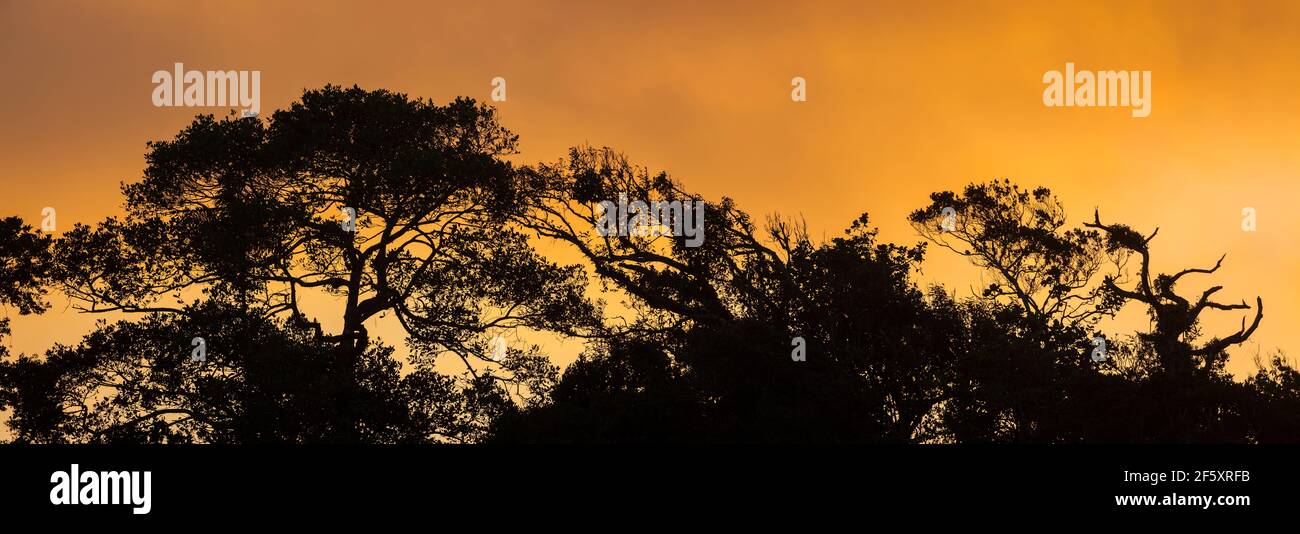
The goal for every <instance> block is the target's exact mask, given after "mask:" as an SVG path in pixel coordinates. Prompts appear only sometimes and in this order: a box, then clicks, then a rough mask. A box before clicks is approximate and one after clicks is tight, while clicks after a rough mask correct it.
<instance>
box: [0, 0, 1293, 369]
mask: <svg viewBox="0 0 1300 534" xmlns="http://www.w3.org/2000/svg"><path fill="white" fill-rule="evenodd" d="M102 4H103V3H92V2H36V1H25V0H0V72H3V74H4V80H3V83H0V200H3V206H2V207H0V216H7V215H21V216H23V217H24V218H25V219H27V220H28V221H29V222H31V223H33V224H39V221H40V218H41V217H40V214H41V208H43V207H45V206H52V207H55V208H56V209H57V210H58V222H59V227H60V229H64V228H67V227H69V226H70V225H71V224H72V223H74V222H78V221H81V222H94V221H97V220H99V219H101V218H103V217H105V216H107V215H110V214H114V213H117V212H119V211H120V204H121V196H120V194H119V190H118V184H119V182H121V181H123V180H128V181H133V180H136V179H138V178H139V176H140V173H141V170H142V168H143V165H144V162H143V157H142V156H143V153H144V149H145V146H144V144H145V142H146V141H148V140H151V139H164V138H170V137H171V136H172V135H174V134H175V132H176V131H177V130H179V129H181V128H182V127H184V126H185V125H186V124H188V122H189V121H190V119H191V118H192V117H193V115H194V114H195V113H197V112H204V113H208V112H215V113H218V114H223V113H224V110H215V109H202V110H196V109H190V108H155V107H153V105H152V104H151V101H150V95H151V93H152V89H153V84H152V83H151V82H150V76H151V74H152V73H153V72H154V71H156V70H159V69H169V68H170V67H171V65H172V64H173V63H175V62H178V61H179V62H183V63H185V65H186V67H187V68H193V69H200V70H209V69H211V70H218V69H219V70H260V71H261V72H262V79H261V83H262V87H261V89H262V95H261V99H262V109H263V113H264V114H268V113H269V112H271V111H273V110H274V109H276V108H280V107H283V106H285V105H286V104H287V103H288V102H290V101H291V100H293V99H295V98H296V97H297V96H299V95H300V94H301V92H302V90H303V89H304V88H316V87H320V86H322V85H324V84H326V83H336V84H346V85H351V84H354V83H355V84H359V85H361V86H362V87H364V88H386V89H390V90H396V91H402V92H406V93H408V94H411V95H413V96H425V97H430V98H433V99H435V100H438V101H446V100H449V99H451V98H453V97H455V96H457V95H468V96H473V97H476V98H479V99H480V100H487V98H488V95H489V91H490V90H491V86H490V80H491V79H492V78H493V77H494V76H503V77H505V78H506V80H507V88H508V101H507V102H504V103H500V104H499V108H500V110H501V114H502V119H503V121H504V123H505V125H506V126H507V127H509V128H511V129H513V130H514V131H515V132H516V133H518V134H520V136H521V148H522V154H521V155H520V157H519V160H520V161H525V162H534V161H543V160H545V161H550V160H554V159H556V158H558V157H560V156H561V155H563V153H564V150H565V149H566V148H567V147H569V146H571V145H575V144H581V143H590V144H593V145H609V146H612V147H615V148H617V149H619V150H622V151H624V152H626V153H627V154H628V155H629V156H630V157H631V158H632V159H633V160H634V161H637V162H640V163H642V164H645V165H647V166H649V167H651V168H652V169H665V170H668V171H669V172H671V173H672V174H674V175H675V176H676V177H678V178H679V179H681V180H682V181H683V182H684V183H685V185H686V186H687V188H688V189H691V190H694V191H698V192H700V193H702V194H704V195H705V196H706V197H709V198H717V197H719V196H723V195H726V196H730V197H733V198H735V199H736V200H737V201H738V202H739V203H740V205H741V206H742V207H743V208H745V209H746V210H748V211H750V212H751V213H754V214H756V215H762V214H767V213H774V212H779V213H783V214H790V215H802V216H803V217H804V218H805V219H806V220H807V222H808V224H809V226H810V229H811V230H812V233H813V235H815V236H823V235H825V236H831V235H836V234H838V233H839V232H840V230H841V229H842V228H844V227H845V226H846V225H847V224H848V223H849V222H850V221H851V220H852V219H853V218H854V217H855V216H856V215H857V214H859V213H861V212H863V211H868V212H870V213H871V215H872V219H873V221H875V222H876V224H878V225H880V227H881V229H882V232H881V235H882V237H883V238H884V239H886V240H890V241H895V242H900V243H910V242H914V241H916V240H918V239H919V238H918V237H917V236H916V235H915V233H914V232H913V231H912V229H911V228H910V227H909V226H908V225H907V223H906V221H905V216H906V214H907V213H908V212H909V211H910V210H912V209H914V208H917V207H919V206H921V205H923V204H925V203H926V195H927V194H928V193H930V192H932V191H937V190H943V189H955V188H960V187H962V186H963V185H964V184H966V183H969V182H971V181H983V180H988V179H992V178H999V177H1007V178H1011V179H1013V180H1016V181H1018V182H1020V183H1022V184H1025V185H1039V184H1041V185H1046V186H1048V187H1051V188H1052V189H1053V190H1055V191H1056V192H1057V193H1058V194H1059V195H1060V196H1061V197H1062V198H1063V200H1064V202H1065V204H1066V207H1067V209H1069V212H1070V215H1071V220H1072V222H1075V223H1077V222H1078V221H1080V220H1081V219H1082V218H1084V217H1090V215H1091V211H1092V208H1093V207H1100V208H1101V209H1102V215H1103V218H1104V220H1106V221H1108V222H1126V223H1129V224H1132V225H1134V226H1135V227H1137V228H1138V229H1141V230H1146V231H1149V230H1150V229H1151V228H1153V227H1154V226H1157V225H1158V226H1160V228H1161V230H1160V235H1159V237H1157V238H1156V240H1155V241H1153V248H1154V262H1155V267H1156V268H1157V269H1163V270H1176V269H1179V268H1182V267H1188V266H1209V265H1212V264H1213V262H1214V260H1215V259H1216V258H1217V257H1218V256H1219V254H1221V253H1224V252H1226V253H1228V259H1227V261H1226V262H1225V264H1224V266H1223V269H1222V270H1221V271H1220V274H1219V275H1217V276H1216V277H1215V278H1213V280H1214V281H1215V283H1216V284H1222V285H1224V286H1225V288H1224V290H1223V291H1222V292H1221V293H1220V295H1221V296H1222V299H1223V300H1225V301H1236V300H1238V299H1242V298H1245V299H1248V300H1253V297H1254V296H1255V295H1257V294H1258V295H1261V296H1263V298H1264V301H1265V305H1266V311H1267V313H1266V315H1265V318H1264V321H1263V323H1262V325H1261V327H1260V329H1259V331H1258V332H1256V334H1255V336H1254V338H1253V339H1252V341H1251V342H1250V343H1248V344H1247V345H1246V346H1245V347H1243V348H1241V349H1238V351H1237V354H1238V356H1237V357H1235V358H1234V359H1233V360H1232V362H1231V363H1230V364H1229V368H1230V369H1231V370H1233V371H1235V372H1237V373H1239V374H1240V373H1243V372H1246V371H1249V370H1250V369H1251V368H1252V364H1251V362H1250V355H1251V354H1253V353H1254V352H1255V351H1256V350H1260V351H1263V352H1265V353H1268V352H1271V351H1273V350H1274V349H1279V348H1280V349H1283V350H1287V349H1291V350H1295V348H1296V347H1300V334H1297V333H1296V332H1295V329H1294V328H1293V327H1292V325H1294V324H1296V323H1297V319H1298V318H1300V303H1297V299H1296V297H1298V296H1300V281H1297V279H1296V278H1295V277H1294V276H1292V275H1293V274H1294V273H1296V272H1297V271H1300V252H1297V251H1296V249H1295V248H1294V247H1292V246H1290V244H1291V243H1292V242H1293V241H1294V240H1293V239H1292V236H1294V235H1300V219H1297V218H1296V217H1293V216H1291V215H1290V213H1289V209H1288V208H1287V206H1288V205H1289V204H1290V203H1291V202H1292V201H1293V200H1294V199H1297V198H1300V180H1297V178H1300V150H1296V147H1297V141H1300V100H1298V99H1297V98H1296V95H1297V89H1300V32H1297V31H1296V30H1295V28H1297V27H1300V4H1297V3H1294V2H1290V3H1288V2H1277V3H1268V2H1249V5H1248V6H1243V5H1238V3H1232V2H1213V3H1209V2H1206V3H1197V2H1162V3H1153V4H1145V5H1135V4H1136V3H1134V2H1110V3H1099V2H1088V3H1087V5H1086V6H1085V5H1076V4H1074V3H1056V2H1044V3H1031V2H1016V3H1005V4H1000V3H989V2H979V3H965V2H957V3H949V2H936V3H922V2H897V3H894V2H890V3H874V2H873V3H863V2H842V3H840V2H835V3H832V2H825V3H816V4H814V5H805V4H807V3H806V2H770V3H758V2H735V3H722V2H681V3H666V2H506V1H498V2H472V3H471V2H458V3H456V4H454V5H453V4H448V5H427V4H428V3H426V2H410V3H395V2H391V3H390V2H383V1H367V2H356V3H353V4H355V5H349V4H345V3H343V2H310V3H307V2H304V3H303V4H305V5H302V6H290V5H289V3H288V2H265V3H261V2H259V3H254V2H230V3H218V2H206V3H202V4H199V3H191V2H138V3H124V2H113V4H114V5H113V6H112V7H110V6H108V5H102ZM615 4H618V5H615ZM702 4H707V5H702ZM1040 4H1041V5H1040ZM1067 61H1071V62H1074V63H1075V64H1076V65H1078V67H1079V68H1080V69H1089V70H1130V69H1131V70H1150V71H1152V91H1153V100H1152V108H1151V109H1152V112H1151V115H1150V117H1147V118H1133V117H1131V116H1130V114H1129V112H1128V111H1127V110H1121V109H1106V108H1091V109H1088V108H1047V107H1045V106H1044V105H1043V104H1042V98H1041V97H1042V91H1043V83H1042V76H1043V73H1044V72H1045V71H1047V70H1060V69H1063V68H1064V65H1065V63H1066V62H1067ZM793 76H803V77H805V78H806V79H807V80H808V101H807V102H803V103H795V102H792V101H791V100H790V98H789V93H790V79H791V77H793ZM1246 206H1250V207H1254V208H1256V210H1257V213H1258V231H1257V232H1254V233H1246V232H1242V231H1241V228H1240V220H1241V215H1240V213H1241V209H1242V208H1243V207H1246ZM706 224H707V222H706ZM706 228H707V226H706ZM1209 280H1210V279H1208V278H1205V277H1202V278H1201V279H1200V280H1198V281H1197V282H1198V283H1199V284H1201V285H1197V284H1195V283H1193V284H1186V286H1187V287H1184V288H1183V291H1185V292H1189V293H1192V292H1195V291H1199V290H1200V289H1202V288H1203V287H1204V283H1205V282H1207V281H1209ZM923 281H924V282H930V281H939V282H943V283H946V284H948V285H949V286H950V287H953V288H957V289H960V290H961V291H962V293H963V294H968V293H969V287H970V286H972V285H978V282H979V275H978V273H977V272H976V271H975V270H974V269H972V268H969V267H967V266H966V265H965V264H964V262H963V261H962V260H960V259H959V258H955V257H954V256H953V255H952V254H950V253H945V251H942V250H938V249H932V251H931V254H930V258H929V260H928V261H927V262H926V264H925V273H924V277H923ZM11 315H14V316H15V317H16V312H12V311H11ZM1241 315H1242V314H1240V313H1218V314H1216V315H1215V319H1214V320H1211V321H1209V322H1208V323H1207V324H1206V327H1207V332H1209V333H1220V334H1226V333H1227V332H1228V331H1229V330H1230V329H1234V328H1236V326H1237V325H1238V323H1239V321H1240V318H1241ZM95 318H96V317H93V316H85V315H80V314H76V313H74V312H72V311H71V310H66V311H65V310H64V308H63V307H61V306H60V307H58V308H56V309H55V310H52V311H51V312H49V313H47V314H46V315H45V316H42V317H37V318H21V319H17V320H15V323H14V330H15V331H14V335H13V336H12V338H11V339H9V340H7V343H9V344H10V345H11V348H12V349H14V350H16V351H26V352H37V351H41V350H43V349H44V348H46V347H47V346H48V345H49V344H50V343H51V342H52V341H59V342H65V343H71V342H75V341H77V340H78V339H79V338H80V336H81V335H82V334H84V333H86V332H87V331H88V330H89V329H90V327H91V324H92V323H93V321H94V319H95ZM1143 324H1145V323H1144V321H1142V319H1141V313H1140V310H1138V309H1136V308H1134V309H1132V310H1129V312H1128V313H1126V316H1125V317H1124V319H1122V320H1121V321H1120V323H1119V324H1117V325H1113V328H1112V330H1115V331H1120V330H1124V329H1128V330H1132V329H1133V328H1136V327H1139V326H1141V325H1143ZM385 337H386V341H388V342H390V343H395V342H399V341H400V339H399V338H397V337H396V334H395V333H394V334H388V335H386V336H385ZM570 348H572V347H570Z"/></svg>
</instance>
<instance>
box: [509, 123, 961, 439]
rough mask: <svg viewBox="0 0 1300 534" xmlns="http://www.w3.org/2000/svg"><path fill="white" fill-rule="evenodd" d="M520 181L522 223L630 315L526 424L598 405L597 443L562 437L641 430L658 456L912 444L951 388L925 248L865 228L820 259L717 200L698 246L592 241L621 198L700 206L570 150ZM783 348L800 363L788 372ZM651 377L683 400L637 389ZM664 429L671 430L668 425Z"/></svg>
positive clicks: (655, 180)
mask: <svg viewBox="0 0 1300 534" xmlns="http://www.w3.org/2000/svg"><path fill="white" fill-rule="evenodd" d="M533 174H534V175H536V176H537V177H538V179H539V181H542V182H543V183H545V184H547V185H545V186H544V187H540V188H539V189H540V190H541V191H544V192H548V193H550V196H549V197H548V198H546V200H545V201H544V202H542V203H540V204H539V205H538V206H537V207H536V208H534V209H533V210H532V211H529V212H527V213H526V215H525V216H524V217H523V218H522V219H521V224H523V225H526V226H528V227H530V228H532V229H534V230H535V231H537V232H538V234H539V235H541V236H543V237H547V238H553V239H556V240H559V241H560V242H562V243H567V244H569V245H572V246H573V247H575V248H576V249H577V250H578V251H579V252H580V253H582V254H583V256H584V257H585V258H586V259H587V260H588V261H589V262H590V263H591V265H592V267H593V269H594V271H595V272H596V273H597V275H599V276H600V278H601V280H603V281H604V282H606V283H609V284H612V285H613V286H615V287H616V288H617V289H619V290H622V291H624V292H625V293H626V294H627V295H628V296H629V297H630V299H631V300H630V302H629V305H630V306H631V307H632V308H633V309H634V310H635V311H636V312H637V321H636V322H635V323H633V324H632V325H630V326H626V327H624V326H611V327H610V328H609V329H607V332H606V333H605V334H604V337H606V338H610V339H613V340H617V342H613V341H611V342H610V343H609V344H608V345H607V346H606V347H605V348H604V349H603V350H601V351H598V352H597V353H595V354H594V355H592V356H591V357H589V358H586V359H583V360H580V361H579V362H578V363H576V364H575V365H574V366H573V367H572V368H570V369H569V370H568V371H566V373H565V375H564V377H563V379H562V380H561V382H560V388H559V389H557V390H556V393H555V394H554V395H553V396H554V399H555V402H556V403H557V404H556V405H555V406H552V407H548V408H546V409H544V410H540V411H537V412H536V413H537V417H542V418H546V417H554V414H556V413H582V414H587V413H589V412H590V411H591V410H593V409H595V408H593V407H604V406H609V407H610V410H611V411H610V412H601V413H602V414H604V416H600V417H594V416H590V415H583V416H581V417H582V420H584V421H598V423H596V424H597V428H595V429H588V430H582V429H570V432H572V434H570V435H577V436H583V435H601V436H603V435H611V434H612V435H624V436H625V435H628V434H627V433H626V431H625V430H620V429H626V428H634V427H637V425H635V424H633V423H628V422H626V419H625V418H629V417H631V418H638V417H649V418H650V419H648V420H647V421H646V423H645V425H644V427H645V428H656V429H662V430H663V434H661V435H658V436H654V435H638V437H637V439H646V440H668V441H671V440H673V439H676V438H675V437H676V436H681V435H684V434H685V433H686V432H687V430H686V429H700V431H701V432H703V434H704V437H703V439H706V440H716V441H768V442H770V441H777V442H785V441H808V440H814V441H882V440H888V441H917V440H922V439H925V436H926V435H927V431H928V430H927V424H928V423H929V422H930V420H929V419H928V416H929V415H931V413H932V411H933V408H934V407H935V406H936V405H937V404H938V403H939V402H941V401H942V399H943V397H944V394H945V392H944V387H943V384H944V382H945V381H946V380H949V379H950V377H949V376H948V375H947V374H946V371H945V370H946V369H948V368H949V367H950V366H951V363H952V353H951V349H950V348H951V346H952V344H951V343H949V340H948V339H947V336H952V335H955V333H954V330H955V329H958V328H960V324H961V323H960V322H959V321H954V320H952V318H951V317H944V316H941V315H938V314H936V313H934V312H933V311H932V310H930V309H929V308H928V307H927V305H926V301H925V298H924V296H923V295H922V293H921V292H920V291H919V290H917V289H916V287H915V286H914V284H912V283H911V280H910V278H909V275H910V273H911V271H912V270H913V269H914V268H915V267H916V265H917V264H919V262H920V261H921V259H922V257H923V247H921V246H919V245H918V246H916V247H902V246H896V245H890V244H885V243H878V242H877V241H876V232H875V230H873V229H871V228H870V226H869V224H868V219H867V217H866V216H865V215H864V216H863V217H861V218H860V219H859V220H858V221H855V222H854V224H853V225H852V226H851V227H850V228H849V229H848V230H846V235H845V236H844V237H842V238H837V239H835V240H832V241H831V242H829V243H825V244H821V245H815V244H813V243H812V242H811V241H810V240H809V239H808V237H807V234H806V232H805V231H804V230H803V227H802V225H799V224H796V223H793V222H790V221H786V220H781V219H776V218H773V219H770V220H769V221H768V223H767V225H766V228H765V229H764V230H763V231H761V232H760V231H759V230H758V229H757V227H756V225H755V224H753V223H752V222H751V219H750V217H749V215H747V214H746V213H744V212H743V211H741V210H740V209H738V208H737V207H736V206H735V205H734V203H733V202H732V201H731V200H729V199H723V200H722V201H721V202H716V203H714V202H709V203H706V204H705V211H704V215H705V216H704V220H705V222H706V228H705V235H706V237H705V239H704V240H703V242H702V243H698V244H699V246H697V247H691V246H688V244H687V241H686V239H685V236H678V235H662V234H658V233H653V232H651V233H636V232H629V233H628V235H614V234H611V233H609V232H604V233H602V232H600V231H599V228H600V225H601V222H602V221H601V217H602V215H603V214H602V213H601V211H600V208H599V206H600V202H602V201H606V200H611V201H612V200H613V199H616V198H618V195H620V194H625V195H627V197H628V198H631V199H642V200H644V201H647V202H651V201H674V200H683V201H684V200H691V201H693V202H700V197H699V196H697V195H693V194H690V193H688V192H687V191H685V190H684V189H682V188H681V186H680V185H679V184H677V183H676V182H675V181H673V180H672V179H670V178H669V177H668V175H667V174H665V173H657V174H652V173H650V172H648V171H647V170H646V169H645V168H643V167H638V166H635V165H632V164H631V163H629V162H628V161H627V159H626V158H625V157H623V156H622V155H620V154H617V153H615V152H614V151H612V150H610V149H591V148H577V149H573V150H571V151H570V156H569V158H567V159H566V160H564V161H561V162H560V163H558V164H554V165H544V166H539V167H537V168H534V169H533ZM796 337H798V338H802V340H803V342H805V343H806V349H807V354H808V357H807V360H806V361H803V362H795V361H792V358H791V350H792V348H791V347H792V343H794V339H795V338H796ZM655 351H658V353H659V355H658V356H652V355H649V354H648V353H649V352H655ZM652 364H653V365H652ZM647 366H648V367H647ZM663 376H678V377H680V379H681V380H682V381H685V382H686V385H683V386H673V387H667V386H665V385H664V384H665V380H650V379H646V378H645V377H663ZM592 377H598V378H599V380H596V381H593V380H592ZM642 380H645V381H642ZM628 383H632V384H636V385H635V386H629V385H625V384H628ZM583 384H591V385H592V386H593V387H595V388H597V390H596V391H594V392H591V393H590V395H592V396H591V397H589V396H584V395H578V394H574V393H572V392H573V391H575V390H578V389H579V388H580V387H581V386H582V385H583ZM615 385H616V386H615ZM672 395H683V396H687V398H685V399H672V398H669V397H671V396H672ZM593 398H595V399H601V401H600V402H596V401H594V400H592V399H593ZM611 399H617V401H616V402H609V400H611ZM649 406H667V407H668V409H666V410H661V411H656V410H653V409H650V408H649ZM689 407H694V408H695V409H696V410H697V411H695V412H692V411H691V410H690V409H689ZM666 414H680V415H681V416H682V417H681V419H679V420H677V421H674V422H671V424H670V423H668V422H665V421H664V420H663V419H662V417H664V416H665V415H666ZM523 426H525V427H527V426H529V425H528V424H524V425H523ZM536 426H537V425H535V424H534V425H533V427H534V428H536ZM562 428H569V425H562ZM514 430H516V429H503V430H502V432H503V435H506V434H508V432H507V431H514ZM541 439H545V438H541ZM574 439H577V438H574Z"/></svg>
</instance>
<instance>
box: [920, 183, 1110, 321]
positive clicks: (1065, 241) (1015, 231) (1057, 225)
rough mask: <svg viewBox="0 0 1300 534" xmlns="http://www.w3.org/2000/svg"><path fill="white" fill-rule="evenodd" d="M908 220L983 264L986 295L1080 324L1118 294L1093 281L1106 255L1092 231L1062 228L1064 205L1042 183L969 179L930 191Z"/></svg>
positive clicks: (1097, 315) (1094, 316)
mask: <svg viewBox="0 0 1300 534" xmlns="http://www.w3.org/2000/svg"><path fill="white" fill-rule="evenodd" d="M947 210H951V211H947ZM908 219H909V220H910V221H911V222H912V227H913V228H915V229H916V231H917V232H918V233H920V234H921V235H922V236H925V237H926V238H927V239H929V240H930V241H932V242H934V243H936V244H938V245H939V246H941V247H944V248H947V249H949V250H952V251H954V252H957V253H958V254H961V255H962V256H965V257H966V258H967V259H969V260H970V261H971V262H972V263H974V264H975V265H976V266H978V267H980V268H983V269H987V270H988V271H990V272H991V273H992V274H993V275H994V276H995V278H996V280H997V282H995V283H992V284H989V286H988V287H987V288H984V290H983V291H984V296H986V297H989V298H994V299H1000V298H1003V297H1006V298H1011V299H1013V300H1015V301H1017V302H1018V303H1019V304H1020V306H1021V307H1023V308H1024V309H1025V310H1026V312H1028V313H1031V314H1034V315H1038V316H1041V317H1047V318H1053V319H1057V320H1060V321H1062V322H1064V323H1067V324H1084V325H1086V324H1091V323H1095V322H1096V320H1097V319H1099V318H1101V317H1103V316H1106V315H1108V314H1111V313H1113V312H1114V311H1115V310H1116V309H1118V307H1119V304H1120V302H1121V301H1122V299H1117V298H1113V297H1110V294H1109V293H1107V292H1105V291H1102V290H1101V287H1099V286H1097V285H1096V284H1094V279H1095V277H1096V276H1097V274H1098V273H1099V272H1100V271H1101V269H1102V267H1103V265H1104V263H1105V259H1106V257H1105V254H1103V252H1102V246H1103V245H1102V238H1101V236H1100V235H1099V233H1098V232H1096V231H1085V230H1079V229H1070V230H1067V229H1064V227H1065V223H1066V220H1065V219H1066V214H1065V208H1064V207H1063V206H1062V205H1061V202H1060V201H1059V200H1057V198H1056V197H1055V196H1053V195H1052V192H1051V190H1049V189H1047V188H1045V187H1038V188H1034V189H1032V190H1030V189H1021V188H1020V186H1019V185H1016V184H1013V183H1011V182H1010V181H1009V180H1002V181H993V182H988V183H981V184H970V185H968V186H966V189H965V191H964V193H963V194H960V195H959V194H956V193H953V192H951V191H943V192H939V193H934V194H932V195H930V205H929V206H926V207H923V208H920V209H918V210H916V211H914V212H912V214H911V215H910V216H909V217H908Z"/></svg>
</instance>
